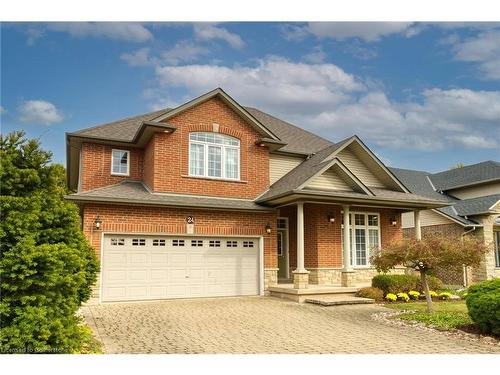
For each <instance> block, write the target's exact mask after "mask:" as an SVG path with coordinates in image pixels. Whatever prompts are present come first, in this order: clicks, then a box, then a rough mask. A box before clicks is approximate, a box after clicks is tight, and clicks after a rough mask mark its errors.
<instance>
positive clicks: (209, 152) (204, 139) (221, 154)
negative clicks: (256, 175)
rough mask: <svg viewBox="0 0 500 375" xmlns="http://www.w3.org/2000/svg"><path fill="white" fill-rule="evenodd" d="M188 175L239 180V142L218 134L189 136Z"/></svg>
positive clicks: (200, 133) (199, 133)
mask: <svg viewBox="0 0 500 375" xmlns="http://www.w3.org/2000/svg"><path fill="white" fill-rule="evenodd" d="M189 175H190V176H197V177H210V178H221V179H229V180H239V179H240V140H239V139H237V138H234V137H231V136H229V135H224V134H219V133H207V132H196V133H191V134H189Z"/></svg>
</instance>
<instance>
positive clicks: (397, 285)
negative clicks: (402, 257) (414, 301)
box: [372, 274, 443, 295]
mask: <svg viewBox="0 0 500 375" xmlns="http://www.w3.org/2000/svg"><path fill="white" fill-rule="evenodd" d="M427 283H428V284H429V289H430V290H439V289H442V288H443V282H442V281H441V280H439V279H438V278H437V277H434V276H427ZM372 287H374V288H378V289H381V290H382V291H383V292H384V295H387V294H388V293H393V294H397V293H400V292H405V293H408V292H409V291H411V290H420V291H422V290H423V289H424V288H423V286H422V282H421V281H420V277H418V276H416V275H387V274H380V275H377V276H375V277H373V279H372Z"/></svg>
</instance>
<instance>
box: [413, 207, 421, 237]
mask: <svg viewBox="0 0 500 375" xmlns="http://www.w3.org/2000/svg"><path fill="white" fill-rule="evenodd" d="M413 219H414V220H413V221H414V224H415V238H416V239H417V240H421V239H422V230H421V229H420V210H415V211H413Z"/></svg>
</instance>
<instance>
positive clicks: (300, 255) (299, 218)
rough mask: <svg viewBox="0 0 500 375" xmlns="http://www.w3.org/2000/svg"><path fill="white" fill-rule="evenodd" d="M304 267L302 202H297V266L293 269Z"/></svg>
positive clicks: (299, 270)
mask: <svg viewBox="0 0 500 375" xmlns="http://www.w3.org/2000/svg"><path fill="white" fill-rule="evenodd" d="M305 270H306V269H305V268H304V203H302V202H300V203H297V268H296V270H295V271H298V272H302V271H305Z"/></svg>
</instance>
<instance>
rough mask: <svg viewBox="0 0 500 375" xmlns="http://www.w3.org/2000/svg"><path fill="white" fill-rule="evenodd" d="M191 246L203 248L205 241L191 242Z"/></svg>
mask: <svg viewBox="0 0 500 375" xmlns="http://www.w3.org/2000/svg"><path fill="white" fill-rule="evenodd" d="M191 246H193V247H201V246H203V240H191Z"/></svg>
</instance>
